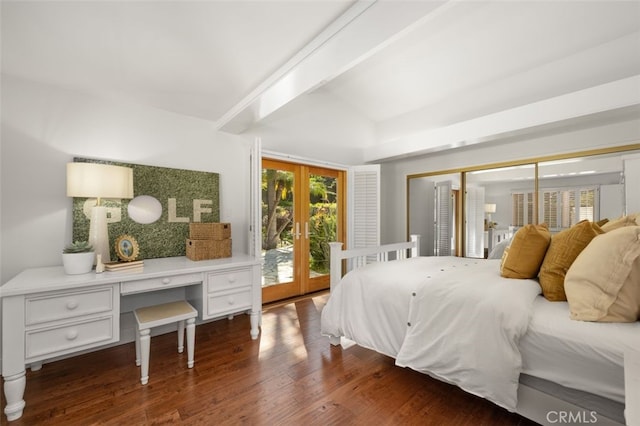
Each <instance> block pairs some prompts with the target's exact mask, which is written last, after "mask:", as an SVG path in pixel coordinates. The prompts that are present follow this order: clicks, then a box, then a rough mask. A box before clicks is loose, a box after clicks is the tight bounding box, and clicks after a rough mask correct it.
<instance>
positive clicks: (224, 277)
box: [207, 269, 253, 293]
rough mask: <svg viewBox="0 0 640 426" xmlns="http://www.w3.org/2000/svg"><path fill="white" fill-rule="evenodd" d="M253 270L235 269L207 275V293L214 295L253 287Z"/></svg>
mask: <svg viewBox="0 0 640 426" xmlns="http://www.w3.org/2000/svg"><path fill="white" fill-rule="evenodd" d="M252 276H253V274H252V272H251V269H234V270H231V271H225V272H222V273H220V272H217V273H215V272H211V273H209V274H207V292H208V293H213V292H216V291H220V290H225V289H229V288H238V287H243V286H251V283H252Z"/></svg>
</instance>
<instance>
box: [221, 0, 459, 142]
mask: <svg viewBox="0 0 640 426" xmlns="http://www.w3.org/2000/svg"><path fill="white" fill-rule="evenodd" d="M455 3H456V2H448V1H428V2H427V1H411V2H403V4H402V7H398V5H397V2H393V1H377V0H374V1H364V0H359V1H357V2H356V3H355V4H354V5H353V6H352V7H351V8H349V10H347V12H345V13H344V14H343V15H342V16H340V17H339V18H338V19H337V20H335V21H334V22H332V23H331V25H329V26H328V27H327V28H326V29H325V30H324V31H323V32H322V33H321V34H319V35H318V36H317V37H316V38H315V39H314V40H313V41H312V42H311V43H309V44H308V45H307V46H305V48H303V49H302V50H301V51H300V52H298V54H296V55H295V56H294V57H293V58H291V59H290V60H289V61H288V62H287V63H286V64H284V65H283V66H282V67H281V68H280V69H279V70H278V71H276V72H275V73H274V74H272V75H271V76H270V77H269V78H267V79H266V80H265V81H264V82H263V83H262V84H261V85H260V86H258V87H257V88H256V89H255V90H253V91H252V92H251V93H249V94H248V95H247V96H246V97H245V98H244V99H242V100H241V101H240V102H239V103H238V104H236V105H235V106H234V107H233V108H231V109H230V110H229V111H228V112H227V113H226V114H225V115H224V116H222V117H221V118H220V119H219V120H218V122H217V128H218V130H222V131H226V132H230V133H241V132H243V131H244V130H246V129H248V128H249V127H250V126H251V125H252V124H254V123H256V122H258V121H260V120H262V119H263V118H265V117H267V116H268V115H269V114H271V113H273V112H275V111H276V110H278V109H279V108H282V107H283V106H284V105H286V104H287V103H289V102H291V101H292V100H294V99H295V98H297V97H298V96H300V95H303V94H305V93H308V92H309V91H311V90H313V89H315V88H318V87H320V86H322V85H323V84H325V83H326V82H328V81H329V80H331V79H333V78H335V77H337V76H338V75H340V74H342V73H344V72H345V71H347V70H349V69H351V68H353V67H354V66H356V65H357V64H359V63H360V62H362V61H364V60H365V59H367V58H369V57H370V56H371V55H373V54H374V53H375V52H377V51H379V50H380V49H382V48H383V47H385V46H387V45H388V44H390V43H392V42H393V41H394V40H396V39H397V38H398V37H401V36H403V35H404V34H406V33H407V32H409V31H411V30H413V28H415V26H416V25H419V24H422V23H424V21H425V19H427V18H429V17H430V16H432V15H435V14H439V12H440V11H442V10H443V9H445V8H447V7H448V6H450V5H452V4H455Z"/></svg>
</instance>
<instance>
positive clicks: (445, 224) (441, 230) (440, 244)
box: [434, 181, 453, 256]
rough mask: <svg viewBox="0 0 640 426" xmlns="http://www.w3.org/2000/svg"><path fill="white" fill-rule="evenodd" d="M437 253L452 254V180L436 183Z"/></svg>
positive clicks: (439, 254)
mask: <svg viewBox="0 0 640 426" xmlns="http://www.w3.org/2000/svg"><path fill="white" fill-rule="evenodd" d="M435 197H436V200H435V206H436V207H435V208H436V220H435V233H434V235H435V238H434V246H435V253H434V254H435V255H436V256H451V248H452V245H451V239H452V237H453V211H452V208H453V206H452V204H453V203H452V202H451V201H452V200H451V197H452V194H451V181H444V182H438V183H436V191H435Z"/></svg>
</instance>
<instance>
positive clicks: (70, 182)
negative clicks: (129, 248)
mask: <svg viewBox="0 0 640 426" xmlns="http://www.w3.org/2000/svg"><path fill="white" fill-rule="evenodd" d="M67 196H68V197H86V198H96V205H95V206H93V207H92V208H91V222H90V225H89V243H90V244H91V245H92V246H93V249H94V251H95V253H96V257H97V255H101V256H102V261H103V262H110V261H111V256H110V249H109V231H108V230H107V208H106V207H105V206H103V205H101V199H102V198H115V199H123V198H133V169H131V168H129V167H121V166H113V165H108V164H98V163H67Z"/></svg>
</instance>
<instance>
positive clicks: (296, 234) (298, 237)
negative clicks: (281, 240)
mask: <svg viewBox="0 0 640 426" xmlns="http://www.w3.org/2000/svg"><path fill="white" fill-rule="evenodd" d="M294 235H295V236H296V240H299V239H300V222H296V232H295V233H294Z"/></svg>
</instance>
